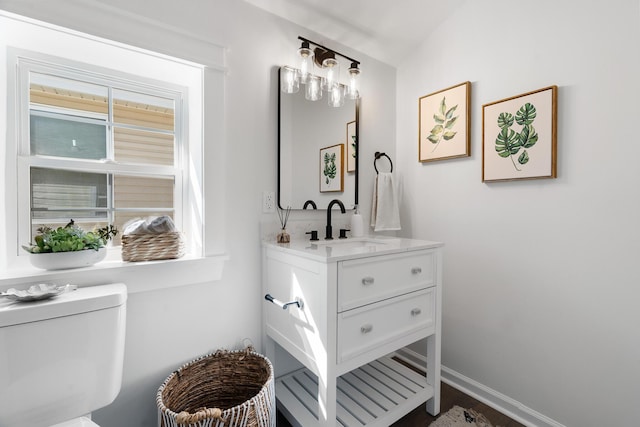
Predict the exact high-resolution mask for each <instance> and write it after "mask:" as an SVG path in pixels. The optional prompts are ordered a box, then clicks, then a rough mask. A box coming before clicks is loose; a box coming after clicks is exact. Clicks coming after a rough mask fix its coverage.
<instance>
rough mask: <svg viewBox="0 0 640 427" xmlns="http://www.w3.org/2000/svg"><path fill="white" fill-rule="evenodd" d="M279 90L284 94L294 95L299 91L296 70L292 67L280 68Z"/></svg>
mask: <svg viewBox="0 0 640 427" xmlns="http://www.w3.org/2000/svg"><path fill="white" fill-rule="evenodd" d="M280 89H281V90H282V91H283V92H284V93H296V92H298V90H300V79H299V78H298V70H296V69H295V68H293V67H286V66H285V67H282V73H281V75H280Z"/></svg>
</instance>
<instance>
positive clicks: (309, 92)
mask: <svg viewBox="0 0 640 427" xmlns="http://www.w3.org/2000/svg"><path fill="white" fill-rule="evenodd" d="M304 97H305V98H306V99H308V100H309V101H317V100H319V99H321V98H322V78H321V77H320V76H314V75H313V74H310V75H309V78H308V79H307V85H306V87H305V91H304Z"/></svg>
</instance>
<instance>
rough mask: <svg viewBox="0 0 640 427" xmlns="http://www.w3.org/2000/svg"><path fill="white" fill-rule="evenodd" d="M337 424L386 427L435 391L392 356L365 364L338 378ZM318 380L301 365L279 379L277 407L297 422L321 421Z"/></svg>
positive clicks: (306, 423) (354, 426) (307, 426)
mask: <svg viewBox="0 0 640 427" xmlns="http://www.w3.org/2000/svg"><path fill="white" fill-rule="evenodd" d="M337 382H338V389H337V396H338V399H337V419H338V422H337V425H338V426H343V427H360V426H367V427H383V426H389V425H390V424H391V423H393V422H395V421H397V420H398V419H399V418H400V417H402V414H405V413H407V412H409V411H410V410H411V409H413V408H415V407H417V406H418V405H420V404H421V403H424V402H426V401H427V400H428V399H431V398H432V397H433V395H434V391H433V387H431V386H430V385H429V384H427V381H426V378H425V377H424V375H421V374H419V373H417V372H415V371H414V370H412V369H410V368H408V367H406V366H405V365H403V364H401V363H399V362H398V361H396V360H394V359H393V358H391V357H390V356H385V357H382V358H380V359H378V360H375V361H373V362H371V363H368V364H366V365H363V366H361V367H359V368H357V369H354V370H353V371H351V372H348V373H346V374H344V375H342V376H340V377H339V378H338V381H337ZM317 394H318V380H317V378H316V376H315V375H314V374H313V373H311V371H309V370H308V369H301V370H298V371H295V372H293V373H291V374H288V375H285V376H283V377H280V378H278V379H277V380H276V396H277V401H278V408H279V409H280V411H281V412H282V413H283V414H284V415H285V417H286V418H287V419H288V420H289V422H291V423H292V424H293V425H295V426H304V427H310V426H313V425H317V424H318V423H319V421H318V402H317Z"/></svg>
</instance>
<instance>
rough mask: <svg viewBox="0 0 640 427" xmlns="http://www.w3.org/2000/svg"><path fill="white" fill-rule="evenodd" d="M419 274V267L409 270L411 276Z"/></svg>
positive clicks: (420, 269) (420, 271)
mask: <svg viewBox="0 0 640 427" xmlns="http://www.w3.org/2000/svg"><path fill="white" fill-rule="evenodd" d="M420 273H422V268H420V267H413V268H412V269H411V274H420Z"/></svg>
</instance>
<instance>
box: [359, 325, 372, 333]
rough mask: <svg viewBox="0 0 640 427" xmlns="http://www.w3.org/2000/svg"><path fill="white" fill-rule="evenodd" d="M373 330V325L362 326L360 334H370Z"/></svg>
mask: <svg viewBox="0 0 640 427" xmlns="http://www.w3.org/2000/svg"><path fill="white" fill-rule="evenodd" d="M372 330H373V325H371V324H367V325H364V326H360V332H362V333H363V334H368V333H369V332H371V331H372Z"/></svg>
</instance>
